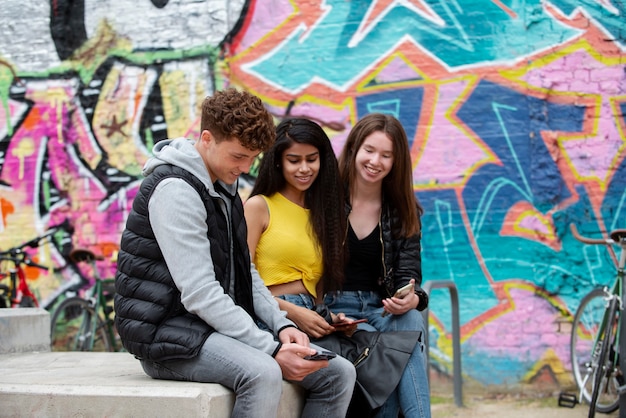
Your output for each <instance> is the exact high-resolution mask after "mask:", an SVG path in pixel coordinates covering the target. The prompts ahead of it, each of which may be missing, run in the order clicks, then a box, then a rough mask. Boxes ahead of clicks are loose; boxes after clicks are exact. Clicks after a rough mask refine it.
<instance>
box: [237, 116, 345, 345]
mask: <svg viewBox="0 0 626 418" xmlns="http://www.w3.org/2000/svg"><path fill="white" fill-rule="evenodd" d="M276 134H277V135H276V142H275V143H274V145H273V147H272V148H271V149H270V150H268V151H267V152H265V153H264V155H263V160H262V161H261V166H260V169H259V175H258V177H257V180H256V183H255V185H254V187H253V189H252V192H251V194H250V198H249V199H248V200H247V201H246V203H245V205H244V212H245V218H246V223H247V225H248V247H249V248H250V257H251V259H252V260H253V262H254V263H255V265H256V267H257V269H258V271H259V274H260V276H261V278H262V279H263V281H264V282H265V284H266V285H267V286H268V288H269V289H270V291H271V292H272V295H274V296H275V297H277V301H278V304H279V306H280V308H281V310H284V311H286V312H287V317H288V318H289V319H291V320H292V321H293V322H295V324H296V325H297V326H298V327H299V328H300V329H301V330H303V331H304V332H306V333H307V334H308V335H309V336H311V337H313V338H320V337H322V336H324V335H328V334H330V333H332V332H334V331H335V327H333V326H332V325H331V323H333V322H334V323H338V322H339V323H342V324H344V325H345V324H346V323H350V322H351V320H349V319H346V318H345V316H344V315H343V314H337V315H335V314H332V313H330V312H328V315H327V316H326V319H325V318H324V317H322V316H321V315H320V314H321V313H322V312H320V309H319V306H321V305H318V304H319V303H320V302H321V301H322V298H323V297H324V292H327V291H331V290H338V289H340V284H341V282H342V280H343V275H344V250H343V238H344V237H343V231H345V230H346V229H345V215H344V214H345V212H344V205H343V201H344V200H343V187H342V185H341V183H340V181H339V170H338V166H337V159H336V157H335V153H334V151H333V148H332V146H331V143H330V140H329V139H328V136H327V135H326V133H325V132H324V130H323V129H322V128H321V127H320V126H319V125H318V124H317V123H315V122H313V121H311V120H308V119H304V118H293V119H285V120H283V121H282V122H281V123H280V124H279V125H278V126H277V127H276ZM315 305H317V306H318V309H317V311H316V310H314V309H313V308H315V307H316V306H315ZM355 328H356V325H355V326H354V327H349V328H348V329H347V331H348V332H349V331H350V330H354V329H355ZM342 329H344V330H345V328H342Z"/></svg>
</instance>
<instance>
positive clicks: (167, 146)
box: [115, 89, 356, 417]
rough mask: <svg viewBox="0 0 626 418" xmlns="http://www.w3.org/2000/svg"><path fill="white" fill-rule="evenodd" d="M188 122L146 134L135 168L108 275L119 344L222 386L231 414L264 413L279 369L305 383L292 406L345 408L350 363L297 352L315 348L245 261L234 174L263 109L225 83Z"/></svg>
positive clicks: (260, 144) (162, 366) (260, 128)
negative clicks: (139, 177)
mask: <svg viewBox="0 0 626 418" xmlns="http://www.w3.org/2000/svg"><path fill="white" fill-rule="evenodd" d="M200 128H201V134H200V138H199V139H198V140H197V141H192V140H189V139H185V138H177V139H173V140H165V141H161V142H158V143H157V144H156V145H155V146H154V149H153V153H154V156H153V157H152V158H151V159H150V160H148V162H147V163H146V165H145V167H144V171H143V172H144V175H145V176H146V178H145V179H144V181H143V182H142V184H141V186H140V188H139V191H138V193H137V196H136V197H135V199H134V201H133V208H132V211H131V212H130V214H129V216H128V220H127V223H126V229H125V230H124V233H123V234H122V241H121V246H120V253H119V257H118V270H117V274H116V278H115V286H116V295H115V314H116V318H115V320H116V325H117V329H118V331H119V334H120V337H121V339H122V342H123V344H124V347H125V348H126V349H127V350H128V351H129V352H130V353H131V354H133V355H135V356H136V357H137V358H138V359H139V360H140V361H141V365H142V367H143V369H144V371H145V372H146V374H148V375H149V376H151V377H153V378H155V379H171V380H185V381H197V382H213V383H221V384H222V385H224V386H226V387H229V388H231V389H232V390H233V391H234V392H235V394H236V397H235V406H234V409H233V413H232V416H233V417H253V416H254V417H276V415H277V411H278V404H279V401H280V395H281V390H280V389H281V382H282V379H283V378H285V379H287V380H291V381H296V382H298V383H299V384H300V385H301V386H302V387H303V388H305V390H306V392H307V400H306V402H305V407H304V411H303V413H302V416H310V417H340V416H345V413H346V411H347V408H348V404H349V402H350V397H351V396H352V390H353V388H354V381H355V378H356V372H355V370H354V367H353V366H352V364H351V363H350V362H348V361H347V360H345V359H343V358H341V357H337V358H335V359H332V360H330V361H311V360H305V359H303V357H304V356H306V355H309V354H312V353H314V352H315V348H313V347H312V346H310V344H309V340H308V337H307V336H306V334H304V333H302V332H301V331H299V330H298V329H297V328H296V327H295V326H294V324H293V323H292V322H291V321H289V320H288V319H287V318H286V317H285V313H284V312H282V311H280V310H279V309H278V304H277V303H276V301H275V300H274V299H273V298H272V296H271V294H270V293H269V291H268V290H267V288H266V287H265V285H264V284H263V280H261V278H260V277H259V275H258V273H257V271H256V269H255V268H254V266H253V265H252V264H251V263H250V254H249V252H248V246H247V242H246V233H247V228H246V223H245V219H244V215H243V207H242V202H241V198H240V197H239V194H238V193H237V179H238V177H239V175H241V174H242V173H247V172H248V170H249V169H250V166H251V165H252V163H253V161H254V159H255V158H256V157H257V155H258V154H259V153H260V152H262V151H265V150H267V149H268V148H269V147H270V146H271V145H272V143H273V142H274V139H275V128H274V124H273V120H272V117H271V115H270V114H269V113H268V112H267V110H266V109H265V107H264V106H263V103H262V102H261V100H260V99H259V98H258V97H256V96H253V95H251V94H249V93H247V92H240V91H237V90H235V89H228V90H225V91H221V92H217V93H215V94H214V95H213V96H211V97H207V98H206V99H205V101H204V103H203V105H202V121H201V126H200ZM258 321H262V322H264V323H265V324H267V326H268V327H269V329H270V330H271V331H272V333H269V332H267V331H265V330H262V329H260V328H259V327H258V326H257V324H258Z"/></svg>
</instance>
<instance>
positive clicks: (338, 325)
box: [330, 318, 367, 328]
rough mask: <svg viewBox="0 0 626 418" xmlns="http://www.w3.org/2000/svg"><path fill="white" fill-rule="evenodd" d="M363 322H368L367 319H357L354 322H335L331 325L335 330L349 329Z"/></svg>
mask: <svg viewBox="0 0 626 418" xmlns="http://www.w3.org/2000/svg"><path fill="white" fill-rule="evenodd" d="M363 322H367V319H365V318H363V319H355V320H353V321H350V322H348V321H344V322H333V323H332V324H330V325H331V326H332V327H334V328H347V327H351V326H353V325H356V324H360V323H363Z"/></svg>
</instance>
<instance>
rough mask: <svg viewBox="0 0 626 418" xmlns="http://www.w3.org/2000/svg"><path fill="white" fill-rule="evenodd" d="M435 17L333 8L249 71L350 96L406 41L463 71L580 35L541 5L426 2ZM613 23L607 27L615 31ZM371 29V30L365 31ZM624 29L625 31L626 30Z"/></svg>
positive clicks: (339, 0)
mask: <svg viewBox="0 0 626 418" xmlns="http://www.w3.org/2000/svg"><path fill="white" fill-rule="evenodd" d="M424 3H425V4H427V5H428V6H429V8H430V10H431V13H430V14H428V13H418V12H416V11H415V10H412V9H410V8H408V7H407V6H406V5H405V4H402V3H399V2H398V3H395V6H392V8H391V9H390V10H388V11H387V12H385V13H384V14H382V15H381V16H379V17H380V19H373V20H371V19H369V18H368V13H367V12H368V7H369V5H370V2H369V1H343V0H329V1H327V2H325V4H326V6H327V7H328V8H329V9H330V12H329V13H328V14H326V15H325V16H324V17H323V18H322V20H321V21H320V22H318V24H316V25H315V26H313V27H304V26H302V25H300V26H298V28H297V29H295V30H294V31H293V32H292V33H291V34H288V35H287V36H286V37H285V41H284V42H283V43H281V44H280V45H278V46H277V47H276V48H275V49H274V50H272V51H271V52H269V53H268V54H267V55H266V56H264V57H261V58H260V59H259V60H257V61H255V62H253V63H250V64H247V65H245V66H244V69H245V70H246V71H249V72H250V73H252V74H254V75H255V76H257V77H259V78H260V79H263V80H266V81H267V82H268V83H270V84H273V85H275V86H276V87H278V88H280V89H282V90H287V91H290V92H292V93H297V92H299V91H301V90H302V89H304V88H306V87H307V86H308V85H309V84H311V83H313V82H319V83H322V84H326V85H329V86H330V87H332V88H334V89H337V90H344V89H345V88H346V86H348V85H349V84H350V83H352V82H353V81H354V79H355V78H357V77H358V76H359V75H360V74H362V72H363V69H365V68H370V67H371V66H372V65H374V64H375V63H376V62H377V61H378V60H380V59H381V58H383V57H385V56H386V55H387V54H388V53H389V52H390V51H391V50H393V49H394V48H395V47H396V46H397V45H398V44H399V43H400V42H402V41H403V40H410V41H411V42H414V43H415V44H417V45H418V46H419V47H420V48H422V49H423V50H425V51H427V52H428V53H429V54H430V55H431V56H433V57H434V58H435V59H436V60H438V61H440V62H441V63H442V64H443V65H445V66H447V67H449V68H451V69H455V68H460V67H464V66H473V65H479V64H484V63H496V62H511V61H516V60H519V59H520V58H522V57H524V56H528V55H531V54H533V53H535V52H536V51H540V50H543V49H546V48H548V47H551V46H554V45H558V44H561V43H563V42H565V41H567V40H568V39H571V38H572V37H575V36H577V35H578V34H580V31H579V30H577V29H573V28H569V27H566V26H564V25H561V24H557V23H555V21H554V19H553V18H552V17H551V16H549V15H547V14H546V11H545V10H544V8H543V7H542V4H541V3H542V2H541V0H528V1H525V2H514V5H512V6H511V11H510V12H511V13H513V15H510V14H507V12H506V11H505V10H503V9H502V8H500V7H498V6H497V5H496V4H495V2H493V1H491V0H483V1H478V0H476V1H467V2H463V4H462V5H461V4H460V3H459V2H458V1H450V0H446V1H444V0H428V1H426V0H425V1H424ZM610 19H611V16H607V24H608V25H610V24H611V20H610ZM364 22H369V23H368V24H364V25H363V26H364V27H361V25H362V24H363V23H364ZM622 25H623V24H622Z"/></svg>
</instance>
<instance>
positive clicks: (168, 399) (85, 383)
mask: <svg viewBox="0 0 626 418" xmlns="http://www.w3.org/2000/svg"><path fill="white" fill-rule="evenodd" d="M277 390H279V388H277ZM282 391H283V393H282V398H281V401H280V407H279V415H278V416H279V417H280V418H291V417H294V418H296V417H299V416H300V413H301V411H302V408H303V406H304V397H303V391H302V389H301V388H300V387H298V386H296V385H293V384H291V383H288V382H284V381H283V387H282ZM233 404H234V394H233V392H232V391H231V390H229V389H226V388H225V387H224V386H222V385H218V384H207V383H191V382H175V381H168V380H155V379H151V378H150V377H148V376H147V375H146V374H145V373H144V372H143V370H142V368H141V365H140V364H139V361H138V360H136V359H135V358H134V357H133V356H132V355H130V354H128V353H82V352H69V353H58V352H44V353H24V354H6V355H2V356H0V405H2V407H1V408H0V417H22V416H29V417H68V416H74V417H81V418H88V417H104V416H108V417H113V416H127V417H148V416H151V417H156V416H158V417H211V418H222V417H223V418H228V417H230V414H231V411H232V408H233Z"/></svg>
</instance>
